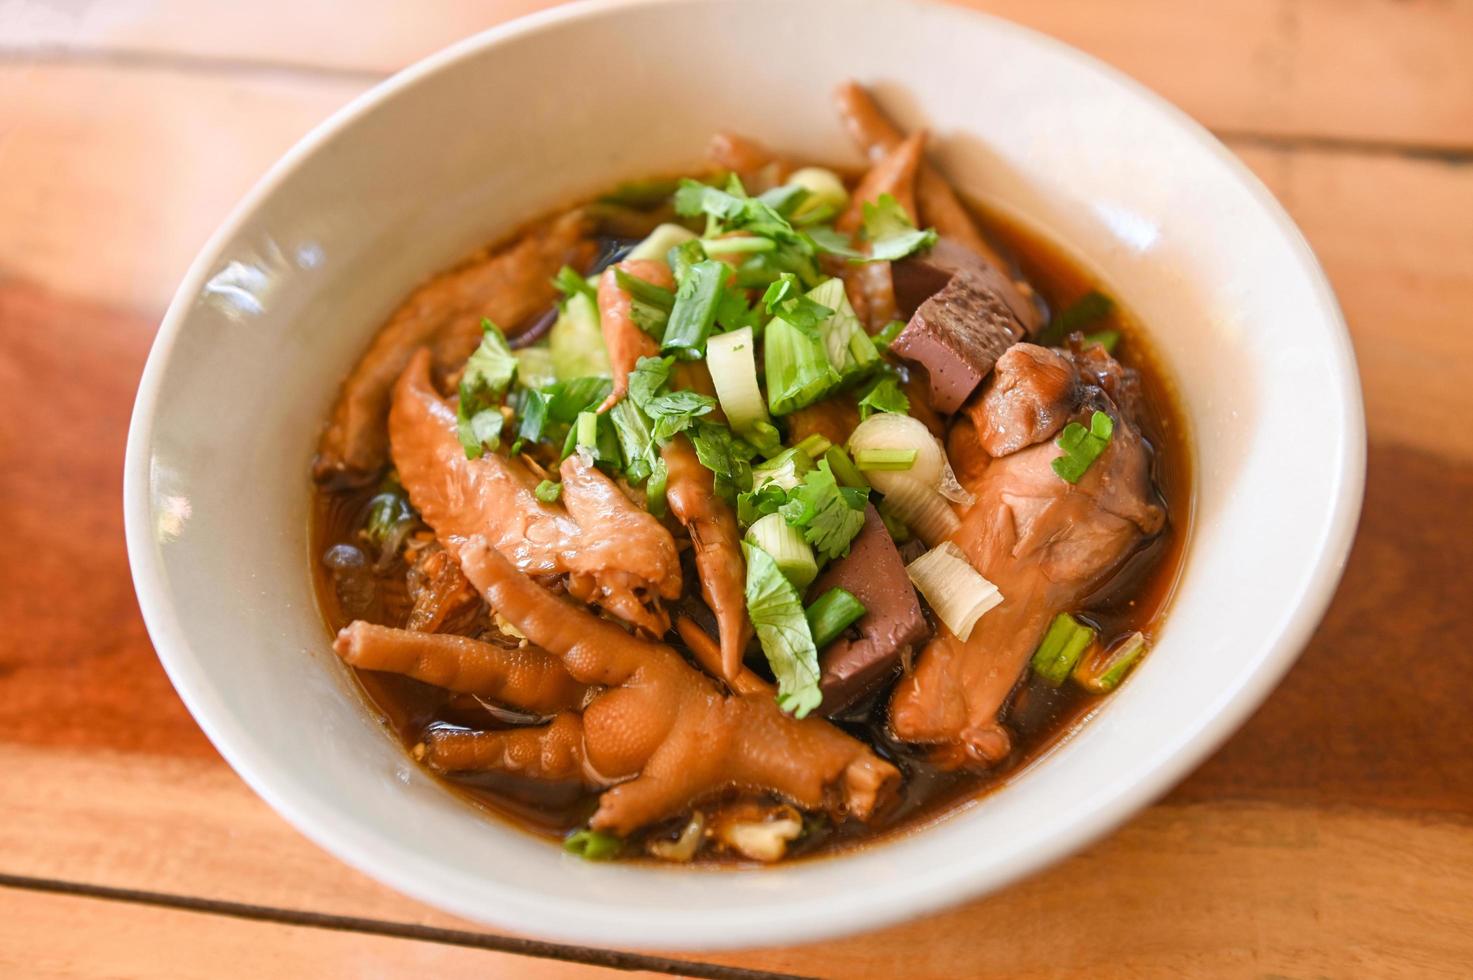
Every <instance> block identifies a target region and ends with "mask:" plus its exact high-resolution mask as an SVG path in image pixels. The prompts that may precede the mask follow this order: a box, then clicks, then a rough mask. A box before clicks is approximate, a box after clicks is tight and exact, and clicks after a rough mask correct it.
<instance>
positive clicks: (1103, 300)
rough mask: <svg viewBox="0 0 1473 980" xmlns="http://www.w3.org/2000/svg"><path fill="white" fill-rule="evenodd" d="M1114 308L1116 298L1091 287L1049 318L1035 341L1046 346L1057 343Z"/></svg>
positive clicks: (1108, 313) (1106, 314) (1104, 315)
mask: <svg viewBox="0 0 1473 980" xmlns="http://www.w3.org/2000/svg"><path fill="white" fill-rule="evenodd" d="M1114 308H1115V301H1114V300H1112V299H1111V298H1110V297H1108V296H1106V295H1105V294H1104V293H1102V292H1100V291H1099V290H1098V289H1091V290H1090V291H1089V292H1087V293H1085V294H1084V295H1083V296H1081V297H1079V298H1078V299H1077V300H1075V301H1074V302H1073V303H1070V304H1069V305H1068V306H1066V307H1064V309H1063V310H1061V311H1060V312H1059V313H1058V314H1056V315H1055V316H1054V317H1053V318H1052V319H1051V320H1049V322H1048V326H1046V327H1044V328H1043V330H1041V331H1039V334H1038V339H1037V340H1036V341H1034V343H1038V344H1043V345H1045V346H1052V345H1053V344H1057V343H1059V342H1060V341H1062V340H1063V339H1064V338H1065V337H1067V336H1069V335H1070V334H1071V333H1073V332H1074V331H1076V330H1079V329H1080V328H1082V327H1085V326H1088V325H1089V324H1091V323H1094V322H1095V321H1096V320H1103V319H1104V318H1105V317H1107V316H1109V315H1110V311H1111V310H1113V309H1114Z"/></svg>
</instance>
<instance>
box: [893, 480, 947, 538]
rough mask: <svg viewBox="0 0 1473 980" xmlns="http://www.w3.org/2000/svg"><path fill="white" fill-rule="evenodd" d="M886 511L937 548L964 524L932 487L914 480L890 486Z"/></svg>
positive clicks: (894, 482) (899, 481) (902, 481)
mask: <svg viewBox="0 0 1473 980" xmlns="http://www.w3.org/2000/svg"><path fill="white" fill-rule="evenodd" d="M885 504H886V509H887V510H889V512H890V513H891V514H892V515H893V516H895V517H898V518H899V519H900V520H901V521H903V522H904V523H905V526H906V527H908V528H910V529H911V531H913V532H914V533H915V535H916V537H918V538H920V539H921V540H922V541H924V542H926V544H927V545H937V544H940V543H941V542H942V541H945V540H946V539H947V538H949V537H951V536H952V535H953V534H955V533H956V530H957V528H959V527H961V526H962V522H961V521H960V520H959V519H958V518H957V516H956V512H955V511H953V510H952V509H951V505H950V504H948V503H947V502H946V498H945V497H943V496H941V494H939V493H937V492H936V491H935V490H933V489H931V488H930V487H928V486H926V485H924V484H922V483H919V482H917V481H915V480H906V479H900V480H895V481H893V482H891V483H890V490H889V492H888V493H886V494H885Z"/></svg>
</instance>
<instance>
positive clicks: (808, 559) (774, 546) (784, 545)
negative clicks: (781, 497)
mask: <svg viewBox="0 0 1473 980" xmlns="http://www.w3.org/2000/svg"><path fill="white" fill-rule="evenodd" d="M747 540H748V541H749V542H751V543H752V544H754V545H756V546H757V547H759V548H761V549H762V550H763V551H765V552H767V554H769V555H770V556H772V560H773V561H775V562H776V563H777V567H778V570H779V571H781V572H782V573H783V576H784V577H785V578H787V580H788V581H789V582H791V583H793V588H795V589H797V590H798V591H799V593H801V592H802V591H803V590H804V589H806V588H808V586H810V585H812V584H813V580H814V579H815V578H817V577H818V561H817V559H815V558H814V557H813V548H812V547H811V546H810V545H809V544H808V542H807V541H804V540H803V532H802V531H799V530H798V529H797V528H795V527H792V526H790V525H789V524H788V522H787V521H785V520H784V519H783V517H782V515H781V514H768V515H767V516H766V517H762V518H759V519H758V521H757V523H755V524H753V525H752V526H751V527H750V528H748V529H747Z"/></svg>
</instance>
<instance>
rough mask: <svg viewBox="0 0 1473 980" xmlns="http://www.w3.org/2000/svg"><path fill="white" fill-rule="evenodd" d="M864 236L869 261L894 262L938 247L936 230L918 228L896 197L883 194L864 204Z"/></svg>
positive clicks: (866, 258) (866, 259)
mask: <svg viewBox="0 0 1473 980" xmlns="http://www.w3.org/2000/svg"><path fill="white" fill-rule="evenodd" d="M864 237H865V241H867V242H869V255H868V256H866V257H865V261H869V262H893V261H895V260H896V259H903V258H905V257H906V256H907V255H909V254H910V253H912V252H918V251H921V250H922V249H927V248H930V247H931V246H932V245H935V244H936V229H934V228H927V229H925V230H921V229H918V228H916V226H915V225H913V224H911V222H910V217H909V216H908V215H907V214H906V213H905V209H904V208H902V207H901V206H900V202H899V201H897V200H895V196H894V195H893V194H881V195H880V199H879V200H878V201H875V202H874V203H872V204H871V203H869V202H866V203H865V205H864ZM850 261H854V260H852V259H851V260H850Z"/></svg>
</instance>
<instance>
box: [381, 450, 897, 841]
mask: <svg viewBox="0 0 1473 980" xmlns="http://www.w3.org/2000/svg"><path fill="white" fill-rule="evenodd" d="M401 472H402V464H401ZM406 485H407V484H406ZM425 518H426V520H427V521H429V522H430V524H431V526H434V525H435V518H434V517H431V516H430V515H429V514H428V513H426V514H425ZM437 530H439V529H438V528H437ZM441 533H442V534H445V533H446V532H444V531H441ZM448 536H449V537H450V538H451V539H452V540H454V541H456V542H457V543H456V545H455V546H454V547H455V550H456V551H457V556H458V557H459V559H460V563H461V567H462V568H463V569H464V570H465V573H466V576H467V577H468V578H470V580H471V581H472V582H473V583H474V584H475V586H476V587H477V588H478V589H479V590H480V591H481V594H482V595H483V596H484V597H485V599H486V601H487V602H488V603H489V604H490V605H491V607H492V608H493V609H496V610H498V611H499V612H501V613H502V614H503V615H504V616H505V617H506V618H507V619H508V620H510V621H511V622H512V623H514V624H515V625H516V626H517V628H518V629H520V630H521V631H522V632H523V633H524V634H526V636H527V637H528V638H529V639H530V640H531V642H532V643H534V644H536V645H537V646H539V647H540V648H542V649H544V650H548V651H550V652H552V653H554V654H556V655H557V656H559V657H560V658H561V659H562V662H563V665H564V667H565V668H566V670H567V672H568V674H570V675H571V676H572V677H573V679H574V680H575V681H577V682H578V683H581V684H587V685H599V686H602V687H605V688H608V690H605V691H604V692H603V693H601V694H598V695H597V696H596V697H595V698H594V699H593V700H592V701H591V702H590V703H589V705H588V706H587V708H585V709H584V711H583V714H582V720H581V724H580V723H579V721H578V719H577V717H576V716H573V715H570V714H565V715H560V716H559V717H558V718H557V719H556V720H555V721H554V722H553V723H552V724H550V725H546V726H542V727H539V728H531V729H518V730H516V731H513V732H489V733H465V732H447V733H443V734H438V733H437V734H435V735H434V736H433V738H427V740H426V758H427V760H429V761H430V762H431V764H432V765H437V766H439V767H440V768H443V769H462V768H466V769H469V768H484V769H494V770H502V771H505V770H508V769H511V770H515V771H519V772H524V773H528V774H532V775H541V776H545V777H547V778H566V777H569V776H573V775H579V776H580V777H581V778H582V779H583V780H584V782H585V784H586V785H589V786H595V787H601V786H608V785H611V784H616V785H613V788H611V789H608V790H606V791H605V792H604V793H603V795H602V797H601V798H600V800H599V808H598V811H597V812H596V813H595V814H594V815H593V818H592V820H591V824H592V826H593V827H595V828H596V829H600V830H607V831H612V832H613V833H616V834H620V835H627V834H629V833H631V832H633V831H635V830H638V829H639V828H640V827H644V826H647V825H648V824H651V823H654V822H656V821H658V820H662V819H664V818H666V817H670V816H674V815H676V814H678V813H681V812H683V811H685V810H687V809H689V808H690V807H691V806H692V805H693V804H694V803H696V802H698V801H699V800H701V799H703V798H707V797H711V796H715V795H718V794H720V793H721V792H722V791H724V790H726V789H729V788H732V787H741V788H743V789H745V790H748V791H752V792H757V793H761V792H773V793H776V794H778V795H780V796H782V797H784V798H785V799H787V800H789V801H791V802H792V803H793V804H795V805H796V806H799V807H802V808H803V809H805V810H826V811H828V812H830V813H833V814H835V815H836V816H842V815H846V814H847V815H850V816H854V817H856V818H858V819H861V820H865V819H868V818H869V816H870V815H871V814H872V813H873V812H874V810H875V808H876V806H877V805H878V804H879V803H880V802H882V800H884V799H885V798H886V797H887V795H888V794H889V792H890V791H891V790H893V788H894V786H895V785H896V784H897V783H898V781H899V779H900V773H899V772H898V771H897V770H896V769H895V767H894V766H892V765H890V764H889V763H888V762H885V761H884V760H882V759H880V758H879V757H878V756H876V755H875V754H874V753H873V752H872V751H870V749H869V748H867V747H866V746H865V745H864V744H862V743H861V742H859V741H857V740H855V739H853V738H851V737H850V736H848V735H846V734H844V733H843V732H841V731H839V730H838V729H837V728H835V727H833V726H832V725H830V724H829V723H828V722H826V721H823V720H822V719H819V718H816V717H810V718H806V719H804V720H802V721H798V720H795V719H794V718H792V717H790V716H788V715H785V714H783V713H782V711H781V710H780V709H779V708H778V707H777V703H776V701H775V700H774V699H773V697H772V692H771V691H770V690H759V691H758V692H757V693H752V694H732V695H726V694H723V693H722V691H721V689H720V688H719V687H718V685H717V683H716V682H715V681H713V680H712V679H711V678H709V677H707V676H706V675H705V674H703V673H701V672H700V671H698V670H696V669H695V668H693V667H691V666H690V665H689V664H687V663H686V662H685V660H684V659H683V658H682V657H681V656H680V655H679V654H678V653H676V652H675V651H674V650H672V649H671V648H669V647H667V646H664V645H663V644H659V643H653V642H649V641H646V640H641V639H638V638H637V637H633V636H631V635H629V634H628V633H626V632H625V631H624V630H622V629H620V628H619V627H618V626H616V625H614V624H613V623H611V622H608V621H607V620H603V619H599V618H598V617H596V616H593V615H590V614H589V613H587V612H585V611H584V610H582V609H579V608H577V607H575V606H573V605H571V604H569V603H568V602H566V601H564V600H561V599H559V598H557V597H555V596H553V595H552V594H551V593H550V592H548V591H547V590H545V589H543V588H542V587H541V586H539V585H538V584H537V583H536V582H534V581H532V580H531V579H530V578H528V577H527V576H526V575H525V574H523V573H521V572H520V571H518V570H517V568H516V567H515V566H514V565H513V564H512V563H511V562H509V561H507V560H506V559H505V558H504V557H502V555H501V552H500V551H499V550H498V549H497V548H496V547H495V546H494V544H493V542H492V541H491V540H489V539H488V538H486V537H484V536H481V535H471V536H469V537H460V536H458V535H454V534H450V535H448ZM575 726H577V727H575ZM579 728H581V734H582V738H581V739H577V738H575V737H574V736H575V734H576V732H577V731H578V729H579Z"/></svg>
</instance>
